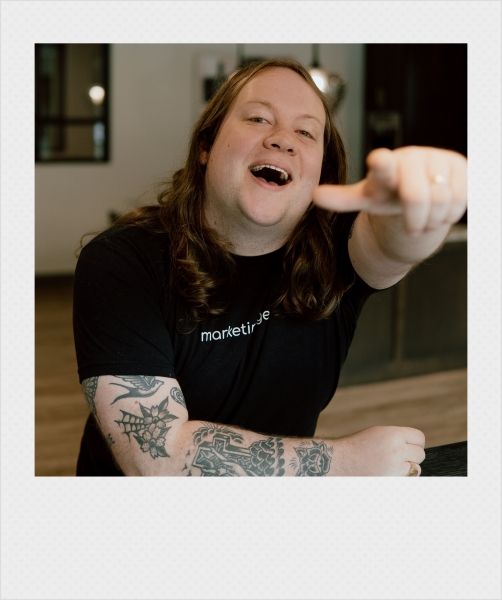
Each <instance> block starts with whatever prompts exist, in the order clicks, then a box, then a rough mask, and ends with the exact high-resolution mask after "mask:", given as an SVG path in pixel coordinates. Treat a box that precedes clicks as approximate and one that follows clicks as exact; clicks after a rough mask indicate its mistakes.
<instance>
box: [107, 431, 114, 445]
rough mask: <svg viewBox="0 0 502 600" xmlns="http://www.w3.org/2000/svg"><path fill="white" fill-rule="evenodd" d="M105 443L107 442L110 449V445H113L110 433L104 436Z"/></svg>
mask: <svg viewBox="0 0 502 600" xmlns="http://www.w3.org/2000/svg"><path fill="white" fill-rule="evenodd" d="M106 441H107V442H108V445H109V446H110V448H111V447H112V444H115V440H114V439H113V438H112V435H111V433H109V434H108V435H107V436H106Z"/></svg>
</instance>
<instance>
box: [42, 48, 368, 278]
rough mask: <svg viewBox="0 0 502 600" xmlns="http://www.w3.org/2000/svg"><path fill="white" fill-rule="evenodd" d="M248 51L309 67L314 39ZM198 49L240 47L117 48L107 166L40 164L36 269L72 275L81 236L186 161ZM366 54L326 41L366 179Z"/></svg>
mask: <svg viewBox="0 0 502 600" xmlns="http://www.w3.org/2000/svg"><path fill="white" fill-rule="evenodd" d="M244 52H245V55H246V56H260V57H264V58H269V57H273V56H278V57H291V58H296V59H298V60H299V61H301V62H302V63H303V64H305V65H306V66H309V64H310V62H311V58H312V55H311V52H312V50H311V46H310V45H296V44H295V45H287V44H266V45H265V44H246V45H245V46H244ZM201 54H211V55H218V56H219V55H222V56H228V57H229V58H230V59H232V58H233V57H236V54H237V47H236V45H235V44H172V45H171V44H162V45H161V44H149V45H145V44H127V45H125V44H124V45H122V44H119V45H113V46H112V47H111V69H110V72H111V93H110V112H111V144H110V154H111V160H110V162H108V163H105V164H96V165H93V164H86V163H83V164H76V163H70V164H61V163H59V164H53V165H50V164H37V165H36V168H35V194H36V198H35V206H36V208H35V219H36V241H35V270H36V274H37V275H50V274H54V275H55V274H66V273H68V274H70V273H72V272H73V270H74V267H75V257H74V252H75V249H76V248H77V247H78V245H79V240H80V238H81V236H82V235H83V234H85V233H87V232H89V231H93V230H98V229H101V228H104V227H106V226H107V224H108V221H107V213H108V211H109V210H115V211H117V212H119V213H122V212H125V211H126V210H128V209H129V208H132V207H133V206H139V205H140V204H143V203H147V202H148V203H152V202H153V201H154V192H153V189H154V184H155V183H157V182H158V181H159V180H160V179H162V178H165V177H167V176H169V175H170V174H171V173H172V172H173V171H174V170H176V169H177V168H179V167H180V166H181V165H182V164H183V160H184V156H185V152H186V149H187V144H188V138H189V135H190V129H191V127H192V125H193V124H194V121H195V118H196V115H197V110H198V101H197V97H196V96H197V94H198V89H197V81H198V79H197V68H198V64H199V63H198V57H199V56H200V55H201ZM363 60H364V51H363V46H362V45H360V44H350V45H346V44H323V45H321V47H320V62H321V64H322V66H323V67H324V68H326V69H327V70H330V71H333V72H335V73H337V74H340V75H344V76H345V77H346V78H347V81H348V83H347V95H346V97H345V100H344V102H343V104H342V107H341V109H340V111H339V119H338V122H337V124H338V126H339V128H340V131H341V134H342V137H343V139H344V142H345V144H346V147H347V151H348V155H349V164H350V180H351V181H355V180H356V179H357V178H358V177H359V176H361V166H360V165H361V164H362V144H363V140H362V131H363V130H362V125H363V123H362V119H363V79H364V65H363Z"/></svg>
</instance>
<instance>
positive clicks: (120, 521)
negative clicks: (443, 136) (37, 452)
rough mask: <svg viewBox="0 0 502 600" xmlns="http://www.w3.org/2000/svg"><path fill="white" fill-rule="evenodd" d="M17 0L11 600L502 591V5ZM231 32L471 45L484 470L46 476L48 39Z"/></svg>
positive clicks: (6, 291)
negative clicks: (36, 420) (41, 250)
mask: <svg viewBox="0 0 502 600" xmlns="http://www.w3.org/2000/svg"><path fill="white" fill-rule="evenodd" d="M1 8H2V25H1V34H2V57H1V63H2V64H1V66H2V173H1V174H2V206H1V228H2V229H1V260H2V305H1V311H2V312H1V323H2V346H1V350H2V355H1V358H2V383H1V386H2V387H1V391H2V423H1V428H2V429H1V432H2V437H1V449H2V488H1V491H2V515H1V518H2V523H1V525H2V588H1V597H2V598H6V599H20V598H23V599H24V598H30V599H31V598H33V599H35V598H37V599H51V600H54V599H66V600H69V599H87V598H89V599H95V598H100V599H101V598H103V599H108V598H110V599H115V598H117V599H118V598H121V599H129V598H131V599H136V598H138V599H147V598H148V599H157V598H169V599H171V598H172V599H175V598H190V599H194V598H215V599H226V598H246V599H248V598H265V599H271V598H285V599H286V598H288V599H296V598H309V599H310V598H312V599H317V598H322V599H324V598H340V599H342V598H343V599H352V598H382V599H383V598H389V599H390V598H395V599H400V600H403V599H408V598H417V599H418V598H421V599H428V598H459V599H463V600H465V599H468V598H475V599H479V598H484V599H487V600H488V599H491V598H500V593H501V592H500V558H501V557H500V466H501V465H500V397H501V388H500V364H501V357H500V273H501V249H500V164H501V155H500V102H501V97H500V73H501V60H500V17H501V11H500V3H499V2H483V1H479V0H478V1H476V2H451V1H450V2H434V1H429V2H397V1H394V2H354V1H353V2H308V3H307V2H118V1H117V2H2V6H1ZM215 41H226V42H242V41H245V42H255V43H269V42H281V43H311V42H322V43H368V42H405V43H406V42H423V43H425V42H436V43H437V42H440V43H446V42H457V43H458V42H467V43H469V84H470V93H469V107H470V113H469V118H470V123H469V154H470V179H469V190H470V207H469V236H470V253H469V285H470V291H469V310H470V313H469V314H470V321H469V477H468V478H464V479H432V478H431V479H425V478H424V479H420V478H419V479H410V480H409V481H408V479H406V478H402V479H385V480H378V479H336V478H333V479H329V480H325V479H323V480H304V479H301V480H300V479H298V480H297V479H293V478H290V479H277V480H266V479H265V480H244V479H243V480H240V479H235V480H233V479H231V480H225V479H224V480H207V479H204V480H203V479H199V480H197V479H195V478H194V479H190V480H188V479H181V478H180V479H151V480H141V479H125V478H124V479H122V478H120V479H80V480H78V479H76V478H75V479H70V478H68V479H56V478H47V479H44V478H36V479H35V477H34V476H33V472H34V469H33V231H34V227H33V214H34V192H33V190H34V185H33V173H34V168H33V96H34V90H33V55H34V51H33V44H34V43H35V42H72V43H84V42H110V43H152V42H155V43H174V42H177V43H180V42H190V43H194V42H199V43H200V42H206V43H208V42H215ZM55 227H57V224H55ZM488 299H489V302H488Z"/></svg>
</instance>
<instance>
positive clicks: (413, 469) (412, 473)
mask: <svg viewBox="0 0 502 600" xmlns="http://www.w3.org/2000/svg"><path fill="white" fill-rule="evenodd" d="M419 473H420V469H419V467H418V465H417V463H414V462H411V461H410V470H409V471H408V475H406V477H418V475H419Z"/></svg>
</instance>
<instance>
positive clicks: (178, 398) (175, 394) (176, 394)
mask: <svg viewBox="0 0 502 600" xmlns="http://www.w3.org/2000/svg"><path fill="white" fill-rule="evenodd" d="M171 396H172V399H173V400H174V401H175V402H177V403H178V404H181V406H183V407H184V408H186V407H187V405H186V402H185V397H184V396H183V394H182V393H181V390H180V388H177V387H173V388H172V389H171Z"/></svg>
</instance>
